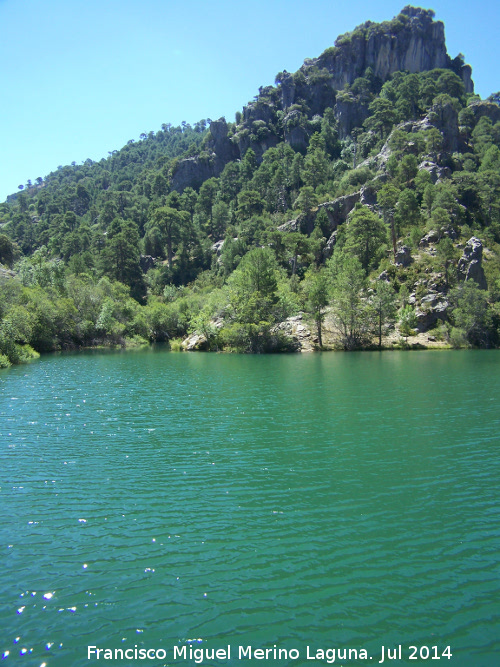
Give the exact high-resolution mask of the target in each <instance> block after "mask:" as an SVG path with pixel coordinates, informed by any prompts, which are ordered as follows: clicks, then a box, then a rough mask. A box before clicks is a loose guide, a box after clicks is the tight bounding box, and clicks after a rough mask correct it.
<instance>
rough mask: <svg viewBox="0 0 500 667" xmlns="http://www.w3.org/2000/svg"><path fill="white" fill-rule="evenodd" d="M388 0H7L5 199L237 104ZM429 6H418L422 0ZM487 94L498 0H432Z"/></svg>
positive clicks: (498, 47) (2, 12) (455, 48)
mask: <svg viewBox="0 0 500 667" xmlns="http://www.w3.org/2000/svg"><path fill="white" fill-rule="evenodd" d="M404 4H407V2H405V0H402V1H400V2H397V1H393V0H390V1H389V0H388V1H386V2H378V3H374V2H368V1H365V0H360V1H358V0H351V1H350V2H349V1H348V2H344V1H342V2H340V1H338V0H307V1H305V0H286V1H285V0H266V1H263V0H249V1H248V2H244V1H241V0H240V1H237V0H236V1H235V0H232V1H231V2H229V1H226V0H212V2H206V1H204V2H200V1H195V0H184V2H179V0H175V2H174V1H171V0H0V27H1V35H2V37H1V41H0V58H1V68H0V90H1V94H2V97H3V99H2V102H1V106H0V114H1V116H0V117H1V123H0V201H4V200H5V198H6V196H7V195H8V194H11V193H13V192H16V191H17V186H18V185H19V184H21V183H22V184H25V183H26V181H27V180H28V179H31V180H32V181H34V180H35V179H36V178H37V177H38V176H42V177H44V176H46V175H47V174H48V173H49V172H50V171H52V170H54V169H56V168H57V166H58V165H60V164H61V165H65V164H69V163H71V162H72V161H76V162H78V163H80V162H82V161H83V160H85V159H86V158H92V159H93V160H99V159H100V158H102V157H105V156H107V154H108V151H112V150H114V149H119V148H121V147H122V146H123V145H124V144H125V143H126V142H127V141H128V140H129V139H138V138H139V135H140V134H141V133H142V132H149V131H150V130H155V131H156V130H158V129H160V127H161V124H162V123H172V124H174V125H178V124H180V122H181V121H183V120H186V121H187V122H189V123H194V122H196V121H197V120H200V119H201V118H213V119H216V118H219V117H221V116H226V118H227V119H228V120H231V121H232V120H234V114H235V112H236V111H237V110H241V108H242V106H243V105H244V104H245V103H246V102H248V101H249V100H251V99H252V98H253V96H254V95H255V94H257V92H258V87H259V86H260V85H269V84H273V83H274V77H275V75H276V73H277V72H279V71H281V70H283V69H287V70H288V71H290V72H293V71H295V70H296V69H298V68H299V67H300V65H301V64H302V62H303V60H304V58H307V57H315V56H318V55H319V54H320V53H321V52H322V51H323V50H324V49H325V48H327V47H328V46H331V45H332V44H333V42H334V40H335V38H336V37H337V35H339V34H340V33H343V32H346V31H348V30H352V29H353V28H354V27H355V26H356V25H358V24H360V23H362V22H364V21H366V20H369V19H370V20H373V21H382V20H386V19H391V18H392V17H393V16H394V15H396V14H397V13H398V12H399V11H400V9H401V8H402V7H403V6H404ZM414 4H418V3H416V2H415V3H414ZM423 6H424V7H425V8H429V7H431V8H432V9H434V10H435V11H436V19H439V20H442V21H444V23H445V28H446V37H447V46H448V52H449V54H450V55H451V56H452V57H454V56H456V55H457V54H458V53H459V52H460V51H461V52H462V53H464V55H465V58H466V62H468V63H470V64H471V65H472V68H473V78H474V81H475V84H476V92H478V93H479V94H480V95H481V97H487V96H488V95H489V94H490V93H492V92H495V91H497V90H499V89H500V75H499V73H498V63H499V62H500V43H499V39H498V26H499V25H500V3H499V2H498V0H477V1H476V2H470V0H468V1H467V2H465V1H464V0H436V1H435V2H433V3H431V4H426V3H425V4H424V5H423Z"/></svg>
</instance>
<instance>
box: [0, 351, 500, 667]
mask: <svg viewBox="0 0 500 667" xmlns="http://www.w3.org/2000/svg"><path fill="white" fill-rule="evenodd" d="M499 397H500V354H499V353H498V352H487V351H484V352H472V351H471V352H456V353H455V352H422V353H421V352H413V353H404V352H401V353H398V352H392V353H385V354H378V353H360V354H357V353H356V354H347V353H339V354H335V353H330V354H322V355H319V354H318V355H291V356H261V357H259V356H257V357H255V356H239V355H216V354H174V353H169V352H166V351H161V350H160V351H156V352H155V351H152V350H147V351H141V352H133V353H98V354H91V353H86V354H75V355H61V356H52V357H45V358H43V359H41V360H40V361H38V362H35V363H33V364H31V365H29V366H23V367H16V368H13V369H9V370H8V371H4V372H1V373H0V484H1V492H0V516H1V524H0V538H1V539H0V549H1V554H2V567H1V568H0V600H1V605H0V629H1V634H0V655H1V654H4V656H5V659H4V661H3V662H1V663H0V664H2V665H5V666H6V667H8V666H9V665H26V666H27V667H28V666H29V667H31V666H35V667H39V666H40V665H41V664H43V663H45V664H46V666H47V667H80V666H83V665H95V664H97V665H143V664H147V665H154V666H160V665H181V664H184V665H187V664H189V665H192V664H195V661H194V656H193V659H192V660H189V647H191V648H192V649H200V648H202V649H211V648H216V649H223V648H226V647H227V645H228V644H229V645H230V646H231V658H230V659H229V660H223V659H215V660H204V662H203V663H201V664H204V665H240V664H241V665H245V664H259V665H311V666H312V667H320V665H325V664H328V663H327V658H326V657H325V658H324V659H320V658H318V659H316V660H311V659H308V658H307V646H309V647H310V649H309V652H310V655H313V656H314V655H316V651H317V649H323V650H325V651H326V649H333V648H335V649H339V648H340V649H344V648H347V649H356V650H357V651H358V652H359V653H358V659H357V660H356V659H354V653H352V654H351V656H352V657H351V659H350V660H341V659H339V658H338V657H336V661H335V663H334V664H335V665H338V664H343V665H368V664H372V665H378V664H379V662H378V661H379V660H381V647H382V646H384V647H385V650H386V651H387V649H389V650H390V651H392V650H393V649H395V647H397V646H398V645H400V644H401V645H402V660H401V661H399V660H388V659H387V654H386V659H385V661H384V663H383V664H385V665H393V664H394V665H395V664H409V665H413V664H416V665H421V664H422V663H424V664H433V665H436V664H438V665H439V664H443V665H450V666H452V667H462V666H463V667H490V666H496V665H498V664H500V623H499V618H500V595H499V592H500V576H499V575H500V571H499V558H498V556H499V553H500V522H499V513H500V512H499V504H498V496H499V492H498V489H499V488H500V485H499V481H500V479H499V478H500V474H499V470H498V450H499V441H500V428H499V427H500V410H499V404H498V401H499ZM44 596H45V597H44ZM89 645H91V646H96V647H100V648H110V649H113V650H114V649H115V648H121V649H123V650H124V651H125V650H126V649H133V650H134V649H135V646H136V645H137V649H138V650H139V649H141V648H143V649H154V650H155V651H156V650H160V652H159V657H154V659H143V660H140V659H137V660H134V659H131V660H127V659H123V660H116V661H115V660H104V659H103V655H101V657H100V660H99V661H97V660H96V658H95V655H93V656H92V659H91V660H88V654H87V650H88V649H87V647H88V646H89ZM274 645H276V647H277V648H278V649H279V648H282V649H286V650H287V651H289V652H290V651H291V650H292V649H295V650H296V651H297V652H298V654H299V657H298V658H296V657H294V656H295V653H293V652H292V655H291V656H290V655H289V656H288V659H284V657H283V658H282V659H281V660H279V659H276V660H275V659H274V658H273V656H271V655H270V654H268V659H264V660H252V661H249V660H247V659H241V660H240V659H239V658H238V647H239V646H244V647H247V646H252V650H253V649H257V648H266V647H268V648H273V647H274ZM412 645H414V646H417V647H418V648H419V649H420V647H422V646H423V647H425V646H427V647H429V649H430V651H431V653H430V655H429V658H428V659H427V660H425V659H421V658H419V659H418V660H409V649H408V647H409V646H412ZM184 646H186V647H187V652H186V658H187V659H186V660H182V659H179V658H176V660H174V647H178V648H181V649H182V647H184ZM433 646H437V647H438V648H437V649H432V648H431V647H433ZM447 646H450V647H451V649H450V651H451V653H452V658H451V659H447V658H446V656H445V657H441V658H440V662H436V661H435V660H432V657H433V656H434V655H436V653H434V651H437V652H438V653H437V655H441V653H442V651H444V650H445V649H446V647H447ZM363 648H364V649H366V652H367V655H368V656H371V658H372V659H371V660H370V659H369V658H368V659H366V660H364V659H362V654H361V649H363ZM161 649H163V651H164V652H165V655H166V657H165V658H163V653H162V652H161ZM7 652H8V654H7ZM423 653H424V656H425V650H424V651H423ZM128 655H131V654H130V653H129V654H128ZM329 655H330V660H331V655H332V654H331V653H330V654H329ZM417 655H418V653H417ZM282 656H284V654H283V653H282ZM360 656H361V657H360ZM330 664H332V663H331V662H330Z"/></svg>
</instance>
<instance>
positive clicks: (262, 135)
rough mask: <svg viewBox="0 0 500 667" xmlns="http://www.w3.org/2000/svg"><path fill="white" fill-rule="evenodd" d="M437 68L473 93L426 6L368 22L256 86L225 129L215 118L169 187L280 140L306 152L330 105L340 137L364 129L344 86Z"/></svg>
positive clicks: (199, 178)
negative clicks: (198, 152)
mask: <svg viewBox="0 0 500 667" xmlns="http://www.w3.org/2000/svg"><path fill="white" fill-rule="evenodd" d="M439 68H447V69H451V70H453V71H454V72H455V73H456V74H458V75H459V76H460V77H461V78H462V81H463V83H464V87H465V92H466V93H472V92H473V91H474V84H473V82H472V78H471V68H470V67H469V65H465V64H464V63H463V60H462V56H457V58H455V59H454V60H452V59H451V58H450V56H449V55H448V53H447V51H446V43H445V34H444V25H443V23H442V22H441V21H434V12H433V11H432V10H425V9H420V8H415V7H410V6H407V7H405V8H404V9H402V11H401V12H400V13H399V14H398V15H397V16H396V17H395V18H394V19H392V20H391V21H384V22H383V23H373V22H371V21H367V22H366V23H364V24H363V25H361V26H358V27H357V28H355V30H353V31H352V32H350V33H346V34H344V35H341V36H340V37H338V38H337V40H336V41H335V46H333V47H331V48H329V49H326V51H324V53H322V54H321V55H320V56H319V57H318V58H314V59H307V60H306V61H305V62H304V64H303V65H302V67H301V68H300V69H299V70H298V71H297V72H295V74H290V73H289V72H287V71H286V70H285V71H283V72H280V73H279V74H278V75H277V77H276V83H277V86H276V87H273V86H267V87H265V88H261V89H260V90H259V95H257V96H256V98H255V99H254V100H253V101H252V102H249V103H248V104H247V105H246V106H245V107H244V108H243V113H242V114H239V118H238V121H237V123H236V126H235V127H233V128H232V129H231V131H230V132H229V133H228V126H227V125H226V123H225V121H224V119H221V120H219V121H215V122H213V123H212V125H211V136H210V139H209V141H208V143H207V146H206V148H205V151H204V152H203V156H201V155H200V156H199V157H194V158H193V157H191V158H188V159H186V160H184V161H179V163H178V164H177V167H176V169H175V171H174V173H173V176H172V187H173V188H174V189H176V190H179V191H181V190H183V189H184V188H185V187H186V186H187V185H192V186H193V187H198V186H199V185H200V184H201V183H202V182H203V181H204V180H205V179H206V178H209V177H211V176H218V175H219V174H220V173H221V171H222V170H223V168H224V166H225V164H227V163H228V162H229V161H231V160H235V159H240V158H242V157H243V155H244V154H245V153H246V151H247V150H248V149H249V148H251V149H252V150H253V151H254V153H255V155H256V158H257V161H258V162H260V160H261V157H262V155H263V154H264V153H265V152H266V150H268V149H269V148H271V147H273V146H276V145H277V144H278V143H279V142H280V141H286V142H287V143H289V144H290V145H291V146H292V147H293V148H294V149H295V150H299V151H301V152H305V150H306V148H307V145H308V143H309V138H310V136H311V134H312V132H314V131H316V130H315V129H314V128H313V127H312V125H314V119H315V118H319V117H320V116H322V115H323V114H324V112H325V109H327V108H328V107H330V108H332V109H334V113H335V117H336V119H337V125H338V127H337V131H338V136H339V139H344V138H346V137H347V136H349V135H350V134H351V131H352V129H353V128H354V127H361V126H362V124H363V121H364V120H365V119H366V118H367V117H368V105H369V101H370V99H369V97H366V95H364V94H353V92H352V90H349V89H348V90H346V86H351V85H352V84H353V83H355V82H356V80H359V79H360V77H367V75H368V76H369V77H370V84H371V85H373V86H375V88H376V87H377V86H378V90H379V89H380V87H381V85H382V84H383V83H384V82H385V81H387V80H388V79H389V78H390V77H391V76H392V75H393V74H394V73H395V72H398V71H407V72H410V73H417V72H425V71H429V70H433V69H439ZM340 91H343V92H342V94H339V92H340ZM445 120H446V119H444V120H443V122H444V121H445ZM448 120H449V119H448Z"/></svg>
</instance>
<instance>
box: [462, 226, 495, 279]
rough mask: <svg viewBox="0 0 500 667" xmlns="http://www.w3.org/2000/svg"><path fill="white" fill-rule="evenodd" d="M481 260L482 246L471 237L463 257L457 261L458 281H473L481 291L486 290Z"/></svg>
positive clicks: (476, 239) (477, 240)
mask: <svg viewBox="0 0 500 667" xmlns="http://www.w3.org/2000/svg"><path fill="white" fill-rule="evenodd" d="M482 259H483V244H482V243H481V241H480V240H479V239H478V238H476V237H475V236H472V237H471V238H470V239H469V240H468V241H467V243H466V244H465V248H464V252H463V255H462V257H461V258H460V259H459V260H458V280H459V281H464V280H474V282H476V283H477V284H478V285H479V287H480V288H481V289H488V285H487V283H486V276H485V275H484V269H483V264H482Z"/></svg>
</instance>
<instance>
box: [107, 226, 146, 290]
mask: <svg viewBox="0 0 500 667" xmlns="http://www.w3.org/2000/svg"><path fill="white" fill-rule="evenodd" d="M139 258H140V251H139V232H138V229H137V225H136V224H135V223H134V222H132V221H131V220H122V219H121V218H115V219H114V220H113V222H112V224H111V226H110V228H109V230H108V237H107V241H106V246H105V248H104V250H103V251H102V253H101V258H100V262H101V266H102V269H103V271H104V272H105V273H106V274H107V275H108V276H110V277H111V278H113V279H114V280H118V281H120V282H121V283H124V284H125V285H128V286H129V287H130V288H131V292H130V293H131V295H132V296H133V297H134V299H137V300H141V299H142V298H143V297H144V296H145V293H146V286H145V284H144V278H143V275H142V271H141V267H140V264H139Z"/></svg>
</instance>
